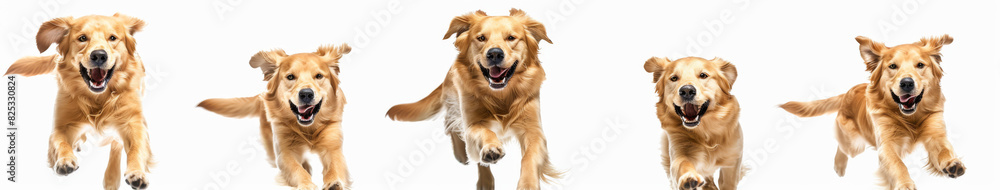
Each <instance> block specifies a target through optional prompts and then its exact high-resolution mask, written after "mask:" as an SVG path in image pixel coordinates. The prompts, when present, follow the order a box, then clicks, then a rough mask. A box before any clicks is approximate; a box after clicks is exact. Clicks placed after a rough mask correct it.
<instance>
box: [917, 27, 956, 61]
mask: <svg viewBox="0 0 1000 190" xmlns="http://www.w3.org/2000/svg"><path fill="white" fill-rule="evenodd" d="M954 40H955V39H954V38H951V36H948V34H945V35H943V36H940V37H931V38H922V39H920V42H919V45H923V46H924V49H926V50H927V51H931V53H930V54H931V58H933V59H934V62H936V63H941V53H940V52H941V47H944V45H948V44H951V42H952V41H954Z"/></svg>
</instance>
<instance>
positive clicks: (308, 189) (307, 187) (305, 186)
mask: <svg viewBox="0 0 1000 190" xmlns="http://www.w3.org/2000/svg"><path fill="white" fill-rule="evenodd" d="M295 190H316V185H313V184H312V183H299V186H298V187H295Z"/></svg>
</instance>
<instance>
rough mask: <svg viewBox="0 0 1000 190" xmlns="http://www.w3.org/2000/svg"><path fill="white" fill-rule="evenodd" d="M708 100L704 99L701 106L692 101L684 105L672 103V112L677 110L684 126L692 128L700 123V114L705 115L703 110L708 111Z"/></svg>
mask: <svg viewBox="0 0 1000 190" xmlns="http://www.w3.org/2000/svg"><path fill="white" fill-rule="evenodd" d="M710 102H711V101H705V103H704V104H701V106H699V105H695V104H692V103H686V104H684V106H678V105H677V104H674V112H677V116H680V117H681V121H682V122H684V126H685V127H688V128H694V127H695V126H698V123H701V116H703V115H705V111H708V103H710Z"/></svg>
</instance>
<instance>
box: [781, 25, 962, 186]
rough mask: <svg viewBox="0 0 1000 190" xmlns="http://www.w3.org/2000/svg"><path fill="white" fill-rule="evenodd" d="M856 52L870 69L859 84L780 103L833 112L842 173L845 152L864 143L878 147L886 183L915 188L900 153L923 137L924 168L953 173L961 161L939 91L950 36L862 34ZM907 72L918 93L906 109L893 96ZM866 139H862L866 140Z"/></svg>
mask: <svg viewBox="0 0 1000 190" xmlns="http://www.w3.org/2000/svg"><path fill="white" fill-rule="evenodd" d="M856 40H857V41H858V43H860V51H861V57H862V58H863V59H864V61H865V66H866V68H867V69H866V70H867V71H870V72H871V73H872V74H871V78H870V81H871V83H865V84H859V85H857V86H854V87H853V88H851V89H850V90H849V91H848V92H847V93H846V94H841V95H838V96H834V97H831V98H828V99H824V100H816V101H811V102H788V103H785V104H783V105H781V108H784V109H785V110H786V111H788V112H790V113H792V114H795V115H798V116H799V117H812V116H819V115H823V114H827V113H832V112H834V111H836V112H838V114H837V133H836V136H837V141H839V146H838V148H837V154H836V157H835V160H834V171H836V172H837V175H840V176H843V175H844V170H845V169H846V167H847V159H848V156H850V157H854V156H855V155H857V154H859V153H861V152H862V151H864V147H865V145H869V146H875V148H876V149H877V150H878V152H879V163H880V171H881V174H882V177H883V179H884V180H885V182H886V183H887V185H888V186H889V188H891V189H916V187H915V185H914V184H913V180H911V179H910V175H909V172H908V171H907V169H906V166H905V165H903V161H902V160H901V157H903V156H905V155H906V154H908V153H910V152H912V151H913V149H914V147H916V146H915V145H917V144H918V143H922V144H923V145H924V147H925V148H926V149H927V153H928V157H927V158H928V159H927V160H928V163H927V166H926V167H927V169H928V170H929V171H930V172H931V173H933V174H936V175H947V176H949V177H952V178H955V177H958V176H962V174H964V173H965V166H964V165H963V164H962V162H961V161H960V160H959V159H958V157H957V156H956V155H955V153H954V151H953V149H952V147H951V143H949V142H948V139H947V137H946V136H945V125H944V117H943V114H944V95H943V94H942V93H941V86H940V82H941V77H942V75H943V73H944V72H943V71H942V70H941V53H940V51H941V47H942V46H944V45H947V44H950V43H951V42H952V38H951V37H950V36H948V35H944V36H940V37H932V38H923V39H921V40H920V41H919V42H916V43H912V44H903V45H898V46H895V47H886V46H885V45H884V44H882V43H878V42H873V41H872V40H871V39H868V38H866V37H862V36H858V37H857V38H856ZM907 77H909V78H912V79H913V81H914V84H915V87H914V89H915V90H914V91H918V92H920V93H922V94H923V95H922V98H918V100H917V102H916V103H914V106H915V107H913V109H914V111H913V112H911V113H906V111H903V107H902V105H900V104H901V103H899V104H898V103H897V102H896V100H895V99H898V98H894V97H893V96H896V95H894V94H900V93H901V86H900V81H901V80H902V79H904V78H907ZM865 143H867V144H865Z"/></svg>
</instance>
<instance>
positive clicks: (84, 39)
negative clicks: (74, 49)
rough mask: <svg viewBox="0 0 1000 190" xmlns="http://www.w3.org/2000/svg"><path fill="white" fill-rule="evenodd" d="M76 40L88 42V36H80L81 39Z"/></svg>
mask: <svg viewBox="0 0 1000 190" xmlns="http://www.w3.org/2000/svg"><path fill="white" fill-rule="evenodd" d="M76 40H77V41H80V42H86V41H87V35H80V37H79V38H76Z"/></svg>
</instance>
